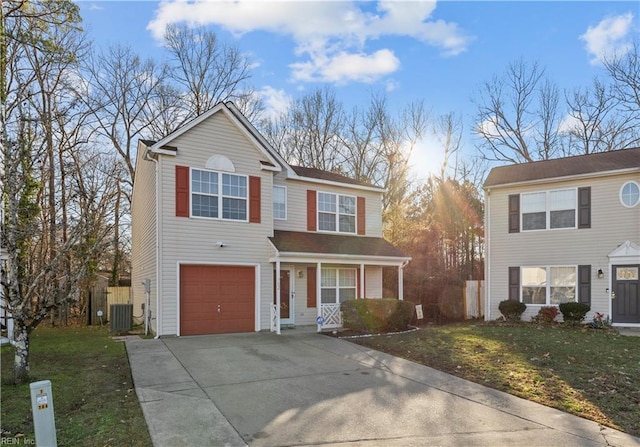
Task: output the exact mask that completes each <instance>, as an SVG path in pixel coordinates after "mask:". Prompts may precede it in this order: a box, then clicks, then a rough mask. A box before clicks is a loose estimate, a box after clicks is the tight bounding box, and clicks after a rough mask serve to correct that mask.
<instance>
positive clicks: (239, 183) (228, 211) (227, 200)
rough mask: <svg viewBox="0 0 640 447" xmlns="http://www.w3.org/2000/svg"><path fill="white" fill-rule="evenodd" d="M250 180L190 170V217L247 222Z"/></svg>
mask: <svg viewBox="0 0 640 447" xmlns="http://www.w3.org/2000/svg"><path fill="white" fill-rule="evenodd" d="M247 194H248V190H247V177H246V176H242V175H235V174H227V173H222V172H215V171H204V170H200V169H192V170H191V215H192V216H197V217H210V218H214V219H226V220H241V221H246V220H247Z"/></svg>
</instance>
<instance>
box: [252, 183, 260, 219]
mask: <svg viewBox="0 0 640 447" xmlns="http://www.w3.org/2000/svg"><path fill="white" fill-rule="evenodd" d="M260 194H261V192H260V177H253V176H251V177H249V222H251V223H260Z"/></svg>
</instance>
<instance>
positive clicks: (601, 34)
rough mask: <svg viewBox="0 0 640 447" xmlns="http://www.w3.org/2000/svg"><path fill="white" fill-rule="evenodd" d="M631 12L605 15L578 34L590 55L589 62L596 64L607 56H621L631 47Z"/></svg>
mask: <svg viewBox="0 0 640 447" xmlns="http://www.w3.org/2000/svg"><path fill="white" fill-rule="evenodd" d="M632 23H633V14H632V13H630V12H628V13H626V14H623V15H619V16H615V17H607V18H605V19H603V20H602V21H600V23H598V24H597V25H596V26H590V27H589V28H587V31H586V32H585V33H584V34H583V35H581V36H580V39H582V40H583V41H584V42H585V47H586V50H587V52H588V53H589V55H590V56H591V61H590V62H591V64H592V65H596V64H599V63H601V62H602V61H603V59H605V58H607V57H613V56H621V55H624V54H626V53H627V52H628V51H629V50H630V49H631V42H630V38H629V34H630V32H631V25H632Z"/></svg>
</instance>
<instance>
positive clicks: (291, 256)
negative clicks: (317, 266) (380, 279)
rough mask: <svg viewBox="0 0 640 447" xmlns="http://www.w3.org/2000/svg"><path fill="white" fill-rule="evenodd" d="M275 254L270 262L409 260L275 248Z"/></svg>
mask: <svg viewBox="0 0 640 447" xmlns="http://www.w3.org/2000/svg"><path fill="white" fill-rule="evenodd" d="M276 253H277V254H276V256H275V257H272V258H270V259H269V261H270V262H276V261H280V262H282V261H286V260H292V261H296V262H304V263H316V262H318V261H319V260H325V261H326V260H332V261H337V262H341V263H345V264H362V263H363V262H362V261H365V262H364V263H367V264H377V265H390V266H391V265H401V264H404V263H406V262H409V261H411V259H412V258H411V257H408V256H375V255H350V254H338V253H308V252H280V251H277V249H276Z"/></svg>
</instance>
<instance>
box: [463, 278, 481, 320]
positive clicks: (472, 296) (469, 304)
mask: <svg viewBox="0 0 640 447" xmlns="http://www.w3.org/2000/svg"><path fill="white" fill-rule="evenodd" d="M463 294H464V300H463V304H464V313H463V315H464V316H465V318H466V319H469V318H480V317H482V316H484V281H483V280H473V281H467V282H466V283H465V286H464V292H463Z"/></svg>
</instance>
